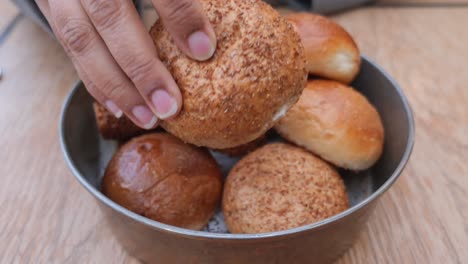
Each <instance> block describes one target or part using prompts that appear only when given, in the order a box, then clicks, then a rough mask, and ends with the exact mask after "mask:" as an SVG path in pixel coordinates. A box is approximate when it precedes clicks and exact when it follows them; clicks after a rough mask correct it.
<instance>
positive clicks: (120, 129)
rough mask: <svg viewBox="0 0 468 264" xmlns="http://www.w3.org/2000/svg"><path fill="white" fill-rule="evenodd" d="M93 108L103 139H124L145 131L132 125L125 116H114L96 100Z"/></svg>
mask: <svg viewBox="0 0 468 264" xmlns="http://www.w3.org/2000/svg"><path fill="white" fill-rule="evenodd" d="M93 108H94V114H95V116H96V125H97V127H98V130H99V133H100V134H101V136H102V137H103V138H105V139H113V140H119V141H124V140H127V139H130V138H132V137H135V136H138V135H141V134H143V133H145V132H147V131H146V130H144V129H142V128H139V127H137V126H136V125H134V124H133V123H132V121H130V119H128V118H127V117H125V116H122V117H121V118H117V117H115V116H114V115H113V114H112V113H111V112H109V111H107V109H106V108H105V107H104V106H102V105H100V104H99V103H97V102H94V103H93Z"/></svg>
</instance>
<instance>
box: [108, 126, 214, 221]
mask: <svg viewBox="0 0 468 264" xmlns="http://www.w3.org/2000/svg"><path fill="white" fill-rule="evenodd" d="M221 190H222V180H221V172H220V170H219V168H218V165H217V164H216V161H215V160H214V159H213V157H211V155H210V154H209V153H208V151H206V150H205V149H200V148H197V147H195V146H191V145H188V144H185V143H183V142H182V141H180V140H179V139H177V138H175V137H174V136H172V135H169V134H166V133H154V134H148V135H144V136H140V137H137V138H134V139H132V140H130V141H129V142H128V143H126V144H125V145H123V146H122V147H121V148H120V149H119V150H118V152H117V153H116V154H115V156H114V157H113V158H112V160H111V162H110V163H109V165H108V167H107V170H106V173H105V175H104V179H103V182H102V191H103V193H104V194H105V195H107V196H108V197H109V198H110V199H112V200H113V201H115V202H116V203H118V204H120V205H121V206H123V207H125V208H127V209H129V210H131V211H133V212H135V213H137V214H140V215H142V216H145V217H148V218H151V219H153V220H156V221H159V222H162V223H165V224H170V225H174V226H178V227H183V228H188V229H195V230H199V229H202V228H203V227H204V226H205V225H206V224H207V223H208V221H209V219H210V217H211V216H212V215H213V214H214V211H215V209H216V207H217V206H218V205H219V202H220V198H221Z"/></svg>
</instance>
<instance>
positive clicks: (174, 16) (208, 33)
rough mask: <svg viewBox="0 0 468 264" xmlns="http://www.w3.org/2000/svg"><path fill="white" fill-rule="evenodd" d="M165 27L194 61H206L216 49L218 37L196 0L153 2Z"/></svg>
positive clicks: (155, 0)
mask: <svg viewBox="0 0 468 264" xmlns="http://www.w3.org/2000/svg"><path fill="white" fill-rule="evenodd" d="M152 2H153V5H154V7H155V8H156V10H157V11H158V13H159V15H160V17H161V19H162V21H163V23H164V26H165V27H166V28H167V30H168V31H169V32H170V33H171V35H172V37H173V38H174V41H175V42H176V44H177V45H178V46H179V48H180V49H181V50H182V51H183V52H184V53H185V54H187V55H188V56H190V57H192V58H193V59H196V60H200V61H205V60H208V59H209V58H211V57H212V56H213V54H214V52H215V49H216V35H215V33H214V30H213V28H212V26H211V25H210V23H209V21H208V18H207V17H206V16H205V15H204V14H203V10H202V7H201V5H200V3H199V2H198V1H196V0H152Z"/></svg>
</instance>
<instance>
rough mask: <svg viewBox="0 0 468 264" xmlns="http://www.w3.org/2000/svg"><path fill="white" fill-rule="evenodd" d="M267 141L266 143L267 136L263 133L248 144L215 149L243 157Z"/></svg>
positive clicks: (232, 155) (229, 154)
mask: <svg viewBox="0 0 468 264" xmlns="http://www.w3.org/2000/svg"><path fill="white" fill-rule="evenodd" d="M265 143H266V136H265V135H263V136H261V137H259V138H257V139H255V140H254V141H252V142H249V143H247V144H244V145H240V146H238V147H233V148H228V149H215V151H217V152H220V153H223V154H226V155H228V156H231V157H241V156H244V155H246V154H248V153H250V152H252V151H254V150H255V149H257V148H259V147H261V146H263V145H264V144H265Z"/></svg>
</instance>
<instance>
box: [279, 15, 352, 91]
mask: <svg viewBox="0 0 468 264" xmlns="http://www.w3.org/2000/svg"><path fill="white" fill-rule="evenodd" d="M286 18H287V19H288V20H289V21H290V22H291V23H292V24H293V26H294V28H295V29H296V31H297V32H298V33H299V35H300V37H301V40H302V43H303V44H304V49H305V55H306V61H307V70H308V71H309V73H310V74H312V75H316V76H320V77H324V78H327V79H332V80H336V81H339V82H342V83H344V84H349V83H351V82H352V81H353V80H354V79H355V78H356V76H357V74H358V73H359V71H360V67H361V55H360V51H359V48H358V46H357V45H356V42H355V41H354V40H353V38H352V37H351V35H350V34H349V33H348V32H347V31H346V30H345V29H344V28H343V27H341V26H340V25H338V24H337V23H336V22H334V21H332V20H331V19H329V18H326V17H323V16H320V15H316V14H311V13H291V14H288V15H286Z"/></svg>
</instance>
